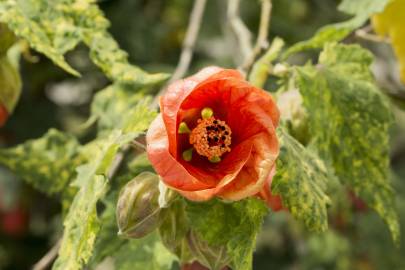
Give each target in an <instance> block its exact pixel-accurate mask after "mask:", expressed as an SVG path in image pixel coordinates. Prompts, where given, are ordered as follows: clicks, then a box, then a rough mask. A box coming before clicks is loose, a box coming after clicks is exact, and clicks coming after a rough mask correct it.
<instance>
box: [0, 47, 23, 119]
mask: <svg viewBox="0 0 405 270" xmlns="http://www.w3.org/2000/svg"><path fill="white" fill-rule="evenodd" d="M20 94H21V77H20V73H19V72H18V70H17V69H16V67H15V66H13V65H12V64H11V62H10V60H9V59H8V57H7V56H6V55H0V105H1V104H3V106H4V107H5V108H6V109H7V112H8V113H9V114H11V112H12V111H13V110H14V108H15V106H16V105H17V101H18V99H19V98H20Z"/></svg>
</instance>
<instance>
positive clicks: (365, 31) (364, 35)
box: [355, 25, 391, 43]
mask: <svg viewBox="0 0 405 270" xmlns="http://www.w3.org/2000/svg"><path fill="white" fill-rule="evenodd" d="M372 29H373V28H372V26H371V25H367V26H365V27H363V28H360V29H357V30H356V32H355V35H356V37H359V38H361V39H364V40H368V41H373V42H384V43H391V41H390V39H389V38H387V37H380V36H377V35H375V34H371V33H370V32H371V31H372Z"/></svg>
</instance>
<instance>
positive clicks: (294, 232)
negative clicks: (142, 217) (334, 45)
mask: <svg viewBox="0 0 405 270" xmlns="http://www.w3.org/2000/svg"><path fill="white" fill-rule="evenodd" d="M338 3H339V1H337V0H289V1H285V0H274V1H273V7H274V8H273V14H272V19H271V30H270V38H273V37H275V36H279V37H281V38H283V39H284V40H285V41H286V43H287V45H290V44H293V43H295V42H297V41H300V40H304V39H307V38H309V37H310V36H311V35H313V33H314V32H315V31H316V30H317V29H319V27H321V26H323V25H325V24H329V23H333V22H337V21H341V20H343V19H345V18H346V16H345V15H344V14H342V13H340V12H338V11H337V9H336V7H337V5H338ZM192 4H193V1H187V0H171V1H164V0H103V1H99V5H100V7H101V8H102V9H103V11H104V12H105V14H106V16H107V18H108V19H109V20H110V21H111V28H110V32H111V33H112V35H113V36H114V37H115V38H116V40H117V41H118V42H119V44H120V45H121V47H122V48H123V49H124V50H126V51H127V52H128V53H129V56H130V61H131V62H132V63H135V64H137V65H139V66H141V67H143V68H144V69H146V70H147V71H151V72H152V71H159V72H172V71H173V70H174V68H175V66H176V64H177V61H178V58H179V54H180V50H181V44H182V41H183V38H184V35H185V30H186V27H187V23H188V18H189V13H190V10H191V7H192ZM241 13H242V18H243V20H244V21H245V23H246V24H247V26H248V27H249V29H250V30H251V31H252V32H254V33H255V32H256V30H257V28H258V23H259V17H260V5H259V1H242V7H241ZM225 14H226V1H215V0H208V4H207V10H206V12H205V14H204V18H203V24H202V28H201V33H200V35H199V38H198V41H197V44H196V48H195V55H194V58H193V62H192V66H191V68H190V70H189V72H190V73H193V72H195V71H196V70H198V69H199V68H201V67H203V66H206V65H219V66H224V67H230V68H233V67H235V66H236V63H237V61H238V60H239V59H238V55H237V54H236V52H237V51H238V50H237V45H236V41H235V40H234V38H233V36H232V35H231V34H230V31H231V30H230V28H229V25H227V23H226V15H225ZM346 42H357V43H360V44H361V45H362V46H364V47H367V48H369V49H370V50H371V51H372V52H373V53H374V54H375V56H376V61H375V63H374V71H375V75H376V77H377V80H378V82H379V84H380V85H381V88H382V89H384V91H385V92H386V93H387V94H389V95H390V96H391V97H392V100H393V103H392V109H393V111H394V113H395V117H396V122H395V125H394V127H393V129H392V137H391V138H392V151H391V164H392V168H393V173H392V179H393V183H394V187H395V190H396V191H397V201H398V210H399V215H400V219H401V227H402V232H404V231H405V228H404V227H405V136H404V134H405V111H404V108H405V106H404V103H405V102H404V100H405V98H404V96H405V94H404V93H405V90H404V86H403V85H401V84H400V83H399V76H398V68H397V63H396V60H395V58H394V56H393V52H392V49H391V48H390V46H388V45H387V44H383V43H374V42H370V41H364V40H360V39H358V38H356V37H354V36H351V37H349V38H347V39H346ZM314 57H316V54H315V53H314V52H307V53H305V54H303V53H301V54H298V55H295V56H294V57H293V58H291V59H290V61H291V62H294V63H303V62H305V61H306V60H308V59H311V58H314ZM67 60H68V62H69V63H70V64H71V65H72V66H73V67H74V68H76V69H77V70H78V71H80V72H81V73H83V74H84V73H85V74H86V76H85V77H82V78H75V77H73V76H71V75H69V74H67V73H66V72H64V71H63V70H61V69H59V68H58V67H56V66H55V65H54V64H53V63H52V62H51V61H50V60H48V59H47V58H46V57H43V56H42V55H40V54H37V53H36V52H34V51H31V54H30V55H24V56H23V59H22V61H21V74H22V78H23V93H22V96H21V99H20V101H19V103H18V105H17V107H16V110H15V112H14V114H13V115H12V116H11V118H10V119H9V121H8V122H7V124H6V125H5V126H4V127H3V128H1V129H0V146H1V147H7V146H13V145H16V144H18V143H21V142H24V141H25V140H27V139H30V138H37V137H40V136H42V134H44V133H45V132H46V131H47V130H48V129H49V128H51V127H54V128H57V129H60V130H64V131H67V132H68V133H71V134H74V135H75V136H77V137H78V138H79V139H80V140H81V141H82V142H86V141H88V140H89V139H91V138H93V137H94V134H95V131H94V130H92V129H90V130H89V129H84V128H83V126H82V125H83V123H84V122H85V121H86V119H87V118H88V116H89V110H90V108H89V104H90V102H91V100H92V97H93V96H94V94H95V93H96V92H97V91H98V90H100V89H102V88H103V87H104V86H106V85H107V84H108V79H107V78H105V77H104V75H103V73H102V72H100V71H99V70H98V68H96V67H95V66H94V65H93V64H92V63H91V61H90V60H89V58H88V52H87V49H86V48H85V47H84V46H79V47H77V48H76V49H75V50H74V51H72V52H70V53H68V55H67ZM269 87H271V85H270V86H269ZM157 90H158V89H156V91H157ZM269 90H272V89H269ZM122 117H125V115H123V116H122ZM336 196H337V197H338V198H339V201H340V202H339V203H338V204H336V205H335V206H334V207H333V209H330V214H329V219H330V230H328V231H327V232H325V233H323V234H315V233H310V232H308V231H307V230H306V229H305V228H304V227H303V226H302V225H301V224H299V223H297V222H296V221H294V220H293V219H292V217H291V216H290V215H288V214H287V213H277V214H271V215H269V216H268V217H267V219H266V222H265V226H264V227H263V231H262V233H261V234H260V235H259V237H258V248H257V252H256V253H255V258H254V269H258V270H260V269H263V270H264V269H360V270H361V269H364V270H369V269H370V270H372V269H405V258H404V257H403V254H405V248H404V245H405V244H404V243H405V237H404V233H402V247H401V248H395V247H394V245H393V243H392V241H391V238H390V235H389V232H388V230H386V228H385V227H384V226H385V225H384V224H383V222H382V221H381V219H379V218H378V217H377V215H376V214H375V213H374V212H372V211H370V210H368V209H367V206H365V205H364V204H363V203H362V202H361V201H359V200H358V199H356V198H354V196H350V194H349V195H346V194H338V195H336ZM60 209H61V206H60V204H59V202H58V201H57V200H56V199H54V198H49V197H46V196H44V195H43V194H40V193H38V192H37V191H35V190H33V189H32V188H31V187H30V186H28V185H27V184H25V183H24V182H22V181H21V179H18V178H17V177H16V176H14V175H13V174H12V173H10V172H9V171H7V170H6V169H4V168H2V167H0V269H29V268H31V266H32V265H33V264H34V263H35V262H36V261H37V260H38V258H40V257H41V256H42V255H43V254H45V253H46V252H47V250H48V249H49V245H50V243H53V242H54V241H55V238H56V237H57V235H59V234H60V232H61V230H62V227H61V216H60ZM353 209H354V211H351V210H353Z"/></svg>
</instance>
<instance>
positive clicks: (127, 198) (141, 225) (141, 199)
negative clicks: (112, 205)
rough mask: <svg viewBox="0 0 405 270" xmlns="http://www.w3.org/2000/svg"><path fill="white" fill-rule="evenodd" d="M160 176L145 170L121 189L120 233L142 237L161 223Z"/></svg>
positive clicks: (129, 236) (118, 209)
mask: <svg viewBox="0 0 405 270" xmlns="http://www.w3.org/2000/svg"><path fill="white" fill-rule="evenodd" d="M158 200H159V177H158V176H157V175H156V174H153V173H150V172H143V173H141V174H139V175H138V176H137V177H135V178H134V179H132V180H131V181H129V182H128V183H127V184H126V185H125V186H124V187H123V188H122V190H121V192H120V195H119V198H118V203H117V209H116V216H117V223H118V228H119V232H118V234H119V235H121V236H124V237H128V238H141V237H144V236H145V235H147V234H149V233H150V232H152V231H153V230H155V229H156V228H157V227H158V226H159V225H160V223H161V218H160V212H161V208H160V207H159V202H158Z"/></svg>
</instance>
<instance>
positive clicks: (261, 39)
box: [241, 0, 273, 71]
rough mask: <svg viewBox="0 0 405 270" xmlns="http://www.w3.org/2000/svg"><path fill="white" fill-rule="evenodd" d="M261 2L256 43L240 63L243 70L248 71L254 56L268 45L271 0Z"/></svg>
mask: <svg viewBox="0 0 405 270" xmlns="http://www.w3.org/2000/svg"><path fill="white" fill-rule="evenodd" d="M261 2H262V6H261V15H260V26H259V34H258V36H257V40H256V44H255V46H254V48H253V51H252V53H251V54H250V55H249V57H248V58H247V59H246V60H245V62H244V63H243V64H242V67H241V68H242V69H243V70H245V71H249V69H250V68H251V66H252V65H253V63H254V61H255V59H256V57H257V56H258V55H259V54H260V52H261V51H262V50H263V49H266V48H267V46H268V41H267V37H268V33H269V29H270V20H271V10H272V6H273V5H272V2H271V0H261Z"/></svg>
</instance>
